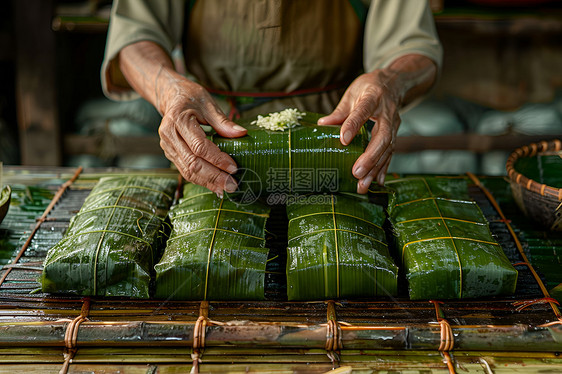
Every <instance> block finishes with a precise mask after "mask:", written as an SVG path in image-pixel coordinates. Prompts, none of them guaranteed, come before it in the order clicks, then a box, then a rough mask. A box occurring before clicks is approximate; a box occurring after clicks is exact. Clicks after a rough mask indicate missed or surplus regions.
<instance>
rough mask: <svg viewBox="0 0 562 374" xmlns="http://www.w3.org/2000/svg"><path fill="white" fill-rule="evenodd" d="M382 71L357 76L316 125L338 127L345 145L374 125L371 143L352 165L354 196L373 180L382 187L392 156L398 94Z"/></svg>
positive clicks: (398, 117)
mask: <svg viewBox="0 0 562 374" xmlns="http://www.w3.org/2000/svg"><path fill="white" fill-rule="evenodd" d="M390 82H391V79H390V77H389V76H388V74H387V73H386V72H385V71H384V70H375V71H373V72H371V73H366V74H362V75H360V76H359V77H358V78H357V79H355V81H353V83H351V85H350V86H349V87H348V89H347V90H346V92H345V94H344V95H343V97H342V99H341V100H340V102H339V104H338V106H337V107H336V109H335V110H334V111H333V112H332V113H331V114H330V115H328V116H326V117H323V118H321V119H320V120H319V121H318V124H319V125H338V124H341V131H340V140H341V142H342V144H343V145H348V144H349V143H350V142H351V141H352V140H353V138H354V137H355V135H357V133H358V132H359V130H360V129H361V127H362V126H363V125H364V124H365V122H367V120H369V119H370V120H372V121H374V122H375V125H374V127H373V130H372V133H371V135H372V136H371V141H370V142H369V145H368V146H367V148H366V150H365V152H364V153H363V154H362V155H361V156H359V158H358V159H357V161H356V162H355V164H354V165H353V170H352V172H353V175H354V176H355V177H356V178H357V179H359V182H358V184H357V192H358V193H361V194H365V193H367V191H368V189H369V186H370V185H371V182H372V181H373V180H376V181H377V183H378V184H380V185H382V184H383V183H384V178H385V175H386V171H387V169H388V165H389V164H390V158H391V157H392V153H393V152H394V143H395V139H396V132H397V131H398V127H399V126H400V116H399V113H398V110H399V108H400V105H401V99H400V97H401V95H400V91H399V90H398V89H396V88H394V87H393V85H392V84H391V83H390Z"/></svg>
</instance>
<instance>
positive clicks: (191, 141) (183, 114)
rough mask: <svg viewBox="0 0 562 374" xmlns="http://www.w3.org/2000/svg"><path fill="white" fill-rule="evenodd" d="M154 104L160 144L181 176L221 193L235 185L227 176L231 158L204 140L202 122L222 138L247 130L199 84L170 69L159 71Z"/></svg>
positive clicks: (231, 170)
mask: <svg viewBox="0 0 562 374" xmlns="http://www.w3.org/2000/svg"><path fill="white" fill-rule="evenodd" d="M158 79H162V82H160V81H159V82H158V83H159V87H161V88H159V89H157V100H156V101H157V107H158V109H159V110H160V112H161V113H162V122H161V124H160V128H159V129H158V133H159V135H160V146H161V147H162V149H163V150H164V154H165V155H166V157H167V158H168V159H169V160H170V161H172V162H173V163H174V164H175V165H176V167H177V168H178V170H179V172H180V173H181V174H182V176H183V177H184V178H185V179H186V180H187V181H189V182H193V183H196V184H199V185H201V186H204V187H207V188H208V189H209V190H211V191H213V192H215V193H216V194H217V195H219V196H222V195H223V192H224V191H227V192H234V191H236V189H237V188H238V184H237V182H236V180H235V179H234V178H233V177H232V176H231V175H230V174H234V173H236V171H237V166H236V163H235V162H234V160H233V159H232V158H231V157H230V156H229V155H228V154H226V153H224V152H222V151H221V150H220V149H219V147H217V145H216V144H214V143H213V142H212V141H211V140H209V139H207V138H206V136H205V132H204V131H203V129H202V128H201V126H200V125H201V124H204V125H210V126H211V127H213V128H214V129H215V131H216V132H217V133H218V134H219V135H221V136H224V137H229V138H234V137H239V136H243V135H246V129H244V128H243V127H241V126H239V125H236V124H235V123H234V122H232V121H229V120H228V119H227V118H226V116H225V115H224V113H223V112H222V111H221V110H220V108H219V107H218V106H217V104H216V103H215V102H214V100H213V99H212V97H211V95H210V94H209V93H208V92H207V91H206V90H205V89H204V88H203V87H202V86H200V85H198V84H197V83H194V82H192V81H189V80H188V79H186V78H184V77H182V76H181V75H179V74H175V73H171V72H170V71H166V72H162V73H161V74H159V77H158ZM160 83H162V84H161V85H160Z"/></svg>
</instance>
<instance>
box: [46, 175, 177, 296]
mask: <svg viewBox="0 0 562 374" xmlns="http://www.w3.org/2000/svg"><path fill="white" fill-rule="evenodd" d="M176 185H177V181H176V180H175V179H171V178H163V177H148V176H128V177H106V178H102V179H101V180H100V181H99V183H98V184H97V185H96V186H95V187H94V189H93V190H92V192H91V193H90V195H89V196H88V197H87V198H86V201H85V202H84V205H83V206H82V208H81V209H80V211H79V212H78V214H77V215H76V216H74V217H73V219H72V221H71V223H70V226H69V228H68V230H67V232H66V233H65V235H64V237H63V239H62V240H61V241H60V242H59V243H58V244H56V245H55V246H54V247H52V248H51V249H50V250H49V252H48V254H47V257H46V259H45V261H44V269H43V274H42V277H41V281H42V288H43V291H44V292H67V293H68V292H70V293H76V294H80V295H96V296H129V297H136V298H148V297H149V296H150V287H149V285H150V274H151V272H153V267H154V263H155V261H157V259H158V244H159V243H158V242H159V240H160V238H161V232H162V228H163V223H164V220H165V218H166V215H167V213H168V209H169V207H170V205H171V203H172V196H173V193H174V190H175V188H176Z"/></svg>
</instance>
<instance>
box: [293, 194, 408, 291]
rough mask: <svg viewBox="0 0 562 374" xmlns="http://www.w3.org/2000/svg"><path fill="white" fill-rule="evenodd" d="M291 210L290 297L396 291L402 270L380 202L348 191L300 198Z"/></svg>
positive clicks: (296, 199)
mask: <svg viewBox="0 0 562 374" xmlns="http://www.w3.org/2000/svg"><path fill="white" fill-rule="evenodd" d="M287 214H288V217H289V231H288V238H289V242H288V244H289V246H288V252H287V294H288V299H289V300H322V299H335V298H352V297H375V296H389V295H396V291H397V274H398V268H397V267H396V265H395V264H394V262H393V260H392V258H391V257H390V253H389V251H388V246H387V243H386V237H385V232H384V230H383V229H382V228H381V226H382V224H383V222H384V220H385V214H384V211H383V208H382V207H381V206H378V205H375V204H371V203H369V202H368V201H365V200H360V199H359V198H355V197H351V196H343V195H313V196H299V197H296V198H295V201H289V204H288V205H287Z"/></svg>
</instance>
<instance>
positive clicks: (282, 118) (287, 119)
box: [252, 108, 305, 131]
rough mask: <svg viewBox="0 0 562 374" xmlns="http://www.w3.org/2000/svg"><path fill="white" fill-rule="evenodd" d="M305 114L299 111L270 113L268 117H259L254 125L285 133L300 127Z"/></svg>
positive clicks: (290, 110)
mask: <svg viewBox="0 0 562 374" xmlns="http://www.w3.org/2000/svg"><path fill="white" fill-rule="evenodd" d="M304 115H305V113H301V112H299V111H298V110H297V109H294V108H293V109H285V110H282V111H280V112H274V113H269V114H268V115H267V116H265V117H264V116H260V115H258V119H257V120H255V121H252V125H256V126H259V127H262V128H264V129H267V130H271V131H285V130H286V129H292V128H293V127H297V126H298V125H300V123H299V120H300V119H302V117H303V116H304Z"/></svg>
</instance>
